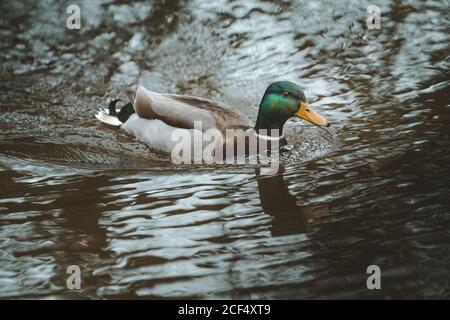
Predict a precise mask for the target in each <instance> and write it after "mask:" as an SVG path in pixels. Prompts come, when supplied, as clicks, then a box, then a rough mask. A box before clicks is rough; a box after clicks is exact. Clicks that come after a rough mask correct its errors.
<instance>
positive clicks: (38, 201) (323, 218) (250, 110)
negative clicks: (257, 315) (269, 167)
mask: <svg viewBox="0 0 450 320" xmlns="http://www.w3.org/2000/svg"><path fill="white" fill-rule="evenodd" d="M69 4H72V3H71V2H70V1H67V2H64V1H56V0H54V1H51V0H48V1H39V2H35V1H23V2H22V1H21V2H16V1H2V2H1V4H0V11H1V12H2V14H1V20H0V22H1V25H0V39H1V44H0V61H1V64H0V80H1V81H0V110H1V112H0V129H1V130H0V184H1V189H0V190H1V193H0V252H1V255H0V288H1V289H0V296H1V297H2V298H93V299H98V298H207V299H210V298H264V299H265V298H289V299H292V298H295V299H297V298H449V296H450V288H449V280H448V279H449V276H450V270H449V266H450V259H449V249H450V246H449V243H450V232H449V229H450V228H449V227H450V222H449V221H450V211H449V207H448V205H449V202H450V201H449V198H450V153H449V152H450V144H449V142H450V129H449V123H450V121H449V120H450V116H449V115H450V104H449V89H450V82H449V79H450V77H449V76H450V72H449V66H450V65H449V40H450V39H449V32H448V31H449V30H450V23H449V20H448V12H449V5H448V2H446V1H427V2H423V1H378V3H377V4H378V5H379V6H380V7H381V9H382V12H381V14H382V20H381V29H380V30H368V29H367V27H366V19H367V16H368V13H367V11H366V9H367V6H368V5H369V4H372V3H369V2H365V1H346V2H345V3H342V4H341V3H339V4H338V3H336V2H334V1H318V2H314V3H312V2H311V1H282V2H281V1H280V2H278V3H271V2H269V1H262V0H261V1H253V2H251V1H231V0H222V1H209V2H206V1H190V2H185V1H154V2H152V1H142V2H120V1H98V0H95V1H84V2H81V16H82V27H81V30H78V31H77V30H68V29H66V28H65V23H66V18H67V14H66V8H67V6H68V5H69ZM276 80H290V81H293V82H295V83H298V84H299V85H300V86H302V87H303V88H305V92H306V95H307V97H308V98H309V100H310V101H311V103H312V105H313V106H315V107H316V109H318V110H319V111H320V112H321V113H322V114H323V115H324V116H326V118H327V119H328V120H329V121H331V122H332V123H333V126H332V133H333V140H332V141H329V140H328V139H326V137H325V136H324V134H323V133H322V132H321V131H320V130H318V129H317V128H314V127H311V126H308V125H303V124H304V123H298V122H290V123H288V124H287V128H286V134H287V139H288V141H289V142H290V144H292V145H293V146H294V148H293V149H292V150H291V151H289V152H288V153H287V154H285V155H284V156H283V161H282V168H281V169H280V172H279V173H278V174H276V175H273V176H262V175H260V174H259V172H258V169H257V168H251V167H234V168H224V167H214V168H211V167H195V168H178V167H175V166H174V165H171V164H170V163H169V161H168V157H167V156H166V155H164V154H158V153H156V152H155V151H153V150H151V149H150V148H148V147H147V146H145V145H142V144H141V143H139V142H137V141H135V140H134V139H133V138H132V137H129V136H127V135H126V134H124V133H122V132H119V131H117V130H115V129H112V128H108V127H106V126H104V125H101V124H100V123H98V122H97V121H96V119H95V118H94V114H95V112H96V110H97V109H98V107H100V106H105V105H106V103H107V101H108V99H111V98H113V97H121V98H123V99H126V94H125V93H124V88H126V87H127V86H130V85H134V84H137V83H140V84H142V85H144V86H146V87H148V88H150V89H153V90H155V91H162V92H171V93H178V94H189V95H196V96H203V97H208V98H212V99H216V100H219V101H222V102H224V103H227V104H229V105H232V106H235V107H236V108H237V109H239V110H241V111H242V112H244V113H245V114H247V115H248V116H249V117H250V118H251V119H253V120H254V119H255V118H256V112H257V107H258V104H259V101H260V99H261V96H262V93H263V92H264V89H265V88H266V87H267V85H268V84H270V83H271V82H273V81H276ZM372 264H376V265H378V266H380V268H381V271H382V290H375V291H370V290H367V288H366V279H367V274H366V268H367V267H368V266H369V265H372ZM69 265H78V266H80V268H81V270H82V290H75V291H74V290H68V289H67V287H66V278H67V274H66V273H65V271H66V268H67V266H69Z"/></svg>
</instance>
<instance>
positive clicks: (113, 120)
mask: <svg viewBox="0 0 450 320" xmlns="http://www.w3.org/2000/svg"><path fill="white" fill-rule="evenodd" d="M95 117H96V118H97V119H98V120H100V121H101V122H103V123H106V124H109V125H110V126H116V127H120V126H121V125H122V122H120V120H119V119H118V118H117V117H115V116H110V115H109V111H108V110H105V109H101V108H100V110H99V111H98V112H97V114H96V115H95Z"/></svg>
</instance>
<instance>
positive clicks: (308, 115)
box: [295, 102, 330, 127]
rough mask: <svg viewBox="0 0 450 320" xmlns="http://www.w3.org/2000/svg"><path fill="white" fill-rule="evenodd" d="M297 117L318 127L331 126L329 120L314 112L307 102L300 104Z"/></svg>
mask: <svg viewBox="0 0 450 320" xmlns="http://www.w3.org/2000/svg"><path fill="white" fill-rule="evenodd" d="M295 115H296V116H297V117H299V118H301V119H303V120H306V121H308V122H310V123H312V124H315V125H316V126H327V127H328V126H330V124H329V123H328V122H327V120H325V118H324V117H322V116H321V115H320V114H318V113H317V112H316V111H314V109H313V108H311V106H310V105H309V104H307V103H306V102H301V103H300V107H299V108H298V111H297V113H296V114H295Z"/></svg>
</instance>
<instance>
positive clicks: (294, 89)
mask: <svg viewBox="0 0 450 320" xmlns="http://www.w3.org/2000/svg"><path fill="white" fill-rule="evenodd" d="M117 101H118V100H114V101H111V103H110V105H109V108H108V109H100V111H99V112H98V113H97V114H96V118H97V119H98V120H100V121H101V122H103V123H106V124H109V125H113V126H118V127H120V128H121V129H123V130H125V131H127V132H128V133H131V134H132V135H134V136H135V137H136V138H137V139H138V140H140V141H142V142H144V143H146V144H148V145H149V146H150V147H152V148H154V149H156V150H159V151H163V152H171V150H173V148H174V146H175V145H176V143H177V141H174V139H173V134H174V132H175V130H186V133H187V134H189V135H191V136H193V135H194V133H195V130H196V129H198V128H197V127H196V126H195V125H196V122H197V121H198V122H200V123H201V128H200V130H201V131H203V132H205V131H206V130H208V129H217V130H219V131H220V132H221V133H222V134H223V135H224V136H225V131H226V130H227V129H243V130H244V131H246V132H247V133H248V132H250V131H251V132H252V134H254V135H255V136H256V137H257V138H258V139H266V140H273V139H276V140H279V141H281V143H280V145H283V144H285V139H284V136H283V125H284V124H285V123H286V121H287V120H288V119H290V118H292V117H297V118H301V119H303V120H306V121H308V122H310V123H312V124H314V125H317V126H329V123H328V122H327V121H326V120H325V119H324V118H323V117H322V116H321V115H319V114H318V113H317V112H315V111H314V110H313V108H312V107H311V106H310V105H309V104H308V103H306V98H305V94H304V92H303V90H302V89H300V87H299V86H297V85H296V84H294V83H292V82H289V81H279V82H275V83H272V84H271V85H270V86H269V87H268V88H267V89H266V91H265V93H264V96H263V98H262V100H261V103H260V105H259V111H258V116H257V119H256V123H255V125H254V126H253V125H252V123H251V121H250V120H249V119H248V118H247V117H246V116H245V115H243V114H242V113H240V112H238V111H236V110H234V109H232V108H230V107H228V106H226V105H224V104H222V103H219V102H215V101H211V100H208V99H203V98H197V97H192V96H185V95H176V94H161V93H157V92H153V91H150V90H147V89H145V88H144V87H142V86H139V87H138V88H137V90H136V93H135V98H134V101H133V104H131V103H128V104H127V105H125V106H123V107H122V108H121V109H120V111H118V110H116V108H115V105H116V103H117ZM198 122H197V123H198ZM269 129H272V130H269ZM273 129H277V130H278V132H277V133H278V134H276V135H273V134H272V132H275V131H276V130H273ZM194 139H195V136H194ZM223 141H224V140H222V142H221V143H224V142H223Z"/></svg>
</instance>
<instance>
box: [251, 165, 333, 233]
mask: <svg viewBox="0 0 450 320" xmlns="http://www.w3.org/2000/svg"><path fill="white" fill-rule="evenodd" d="M283 172H284V169H283V167H281V166H280V168H279V170H278V172H277V173H276V174H274V175H261V173H260V169H259V168H257V169H256V178H257V182H258V190H259V198H260V200H261V206H262V208H263V211H264V212H265V213H266V214H268V215H270V216H271V217H272V229H271V233H272V236H274V237H277V236H285V235H290V234H298V233H306V232H308V231H309V230H310V224H311V222H312V221H313V220H314V219H316V218H319V217H321V216H323V215H326V214H328V213H329V210H328V206H327V205H311V206H307V207H300V206H298V205H297V198H296V197H295V196H293V195H291V194H290V193H289V189H288V185H287V183H286V181H285V179H284V177H283Z"/></svg>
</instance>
